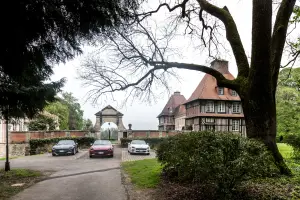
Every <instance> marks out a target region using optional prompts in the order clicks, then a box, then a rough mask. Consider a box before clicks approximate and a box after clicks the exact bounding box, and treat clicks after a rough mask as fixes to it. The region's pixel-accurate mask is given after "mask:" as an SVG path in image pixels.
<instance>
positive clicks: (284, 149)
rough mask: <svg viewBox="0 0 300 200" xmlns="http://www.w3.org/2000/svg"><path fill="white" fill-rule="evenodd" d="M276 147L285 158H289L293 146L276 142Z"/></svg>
mask: <svg viewBox="0 0 300 200" xmlns="http://www.w3.org/2000/svg"><path fill="white" fill-rule="evenodd" d="M277 146H278V149H279V151H280V153H281V154H282V156H283V157H284V158H285V159H288V158H291V156H292V153H293V147H291V146H290V145H287V144H285V143H277Z"/></svg>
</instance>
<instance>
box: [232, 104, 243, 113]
mask: <svg viewBox="0 0 300 200" xmlns="http://www.w3.org/2000/svg"><path fill="white" fill-rule="evenodd" d="M240 112H241V106H240V103H238V102H234V103H232V113H240Z"/></svg>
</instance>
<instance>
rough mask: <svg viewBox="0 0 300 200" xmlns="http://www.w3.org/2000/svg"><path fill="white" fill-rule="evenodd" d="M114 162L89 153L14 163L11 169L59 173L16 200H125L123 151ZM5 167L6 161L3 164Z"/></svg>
mask: <svg viewBox="0 0 300 200" xmlns="http://www.w3.org/2000/svg"><path fill="white" fill-rule="evenodd" d="M114 154H115V155H114V158H93V159H90V158H89V157H88V154H87V152H82V151H81V152H79V154H76V155H75V156H59V157H52V155H50V154H46V155H37V156H30V157H23V158H18V159H13V160H11V168H28V169H37V170H43V171H55V173H53V174H52V175H51V176H50V177H49V178H48V179H47V180H44V181H42V182H39V183H37V184H36V185H34V186H32V187H30V188H28V189H26V190H24V191H23V192H21V193H19V194H18V195H16V196H14V197H13V198H12V199H13V200H48V199H49V200H50V199H51V200H53V199H57V200H71V199H72V200H75V199H78V200H79V199H80V200H81V199H83V200H85V199H88V200H94V199H95V200H96V199H97V200H125V199H127V194H126V192H125V188H124V187H123V185H122V182H121V171H120V162H121V149H120V148H115V150H114ZM0 165H4V161H0Z"/></svg>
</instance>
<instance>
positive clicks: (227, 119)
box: [184, 60, 246, 135]
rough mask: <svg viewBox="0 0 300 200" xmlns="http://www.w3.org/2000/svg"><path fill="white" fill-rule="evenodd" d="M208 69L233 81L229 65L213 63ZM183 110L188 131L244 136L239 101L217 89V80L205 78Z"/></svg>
mask: <svg viewBox="0 0 300 200" xmlns="http://www.w3.org/2000/svg"><path fill="white" fill-rule="evenodd" d="M211 67H212V68H214V69H216V70H218V71H219V72H221V73H222V74H223V75H224V77H225V78H227V79H229V80H232V79H234V77H233V75H232V74H231V73H230V72H229V71H228V62H227V61H223V60H215V61H213V62H212V63H211ZM184 105H185V107H186V120H185V125H186V126H185V127H186V129H188V130H194V131H204V130H215V131H230V132H237V133H240V134H241V135H245V134H246V127H245V121H244V114H243V110H242V106H241V100H240V97H239V96H238V94H237V93H236V91H234V90H231V89H228V88H223V87H218V86H217V81H216V79H215V78H214V77H213V76H211V75H209V74H206V75H205V76H204V77H203V79H202V80H201V82H200V83H199V85H198V86H197V88H196V89H195V91H194V92H193V94H192V95H191V97H190V98H189V99H188V100H187V101H186V102H185V103H184Z"/></svg>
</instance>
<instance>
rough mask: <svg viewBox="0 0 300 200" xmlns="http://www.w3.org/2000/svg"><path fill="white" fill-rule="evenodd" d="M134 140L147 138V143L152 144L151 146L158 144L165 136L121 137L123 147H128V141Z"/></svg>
mask: <svg viewBox="0 0 300 200" xmlns="http://www.w3.org/2000/svg"><path fill="white" fill-rule="evenodd" d="M132 140H145V142H146V143H148V144H149V145H150V147H151V148H154V147H156V146H158V145H159V144H160V143H161V142H162V141H164V140H165V138H121V146H122V148H126V147H128V143H130V142H131V141H132Z"/></svg>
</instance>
